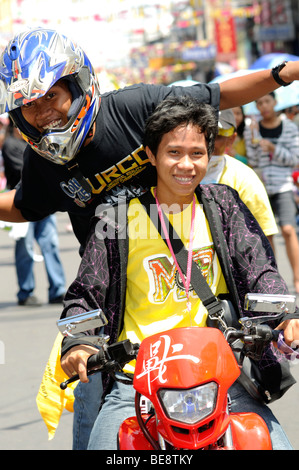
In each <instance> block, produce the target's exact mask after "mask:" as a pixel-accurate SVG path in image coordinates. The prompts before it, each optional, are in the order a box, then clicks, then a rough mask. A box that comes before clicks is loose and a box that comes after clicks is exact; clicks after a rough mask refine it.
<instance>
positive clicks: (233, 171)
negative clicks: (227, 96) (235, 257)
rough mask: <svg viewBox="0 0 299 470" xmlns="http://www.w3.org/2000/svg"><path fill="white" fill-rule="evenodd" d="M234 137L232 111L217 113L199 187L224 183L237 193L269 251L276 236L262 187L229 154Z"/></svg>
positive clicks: (255, 175) (256, 178) (266, 196)
mask: <svg viewBox="0 0 299 470" xmlns="http://www.w3.org/2000/svg"><path fill="white" fill-rule="evenodd" d="M235 138H236V121H235V116H234V113H233V111H232V110H231V109H226V110H224V111H220V112H219V118H218V135H217V137H216V140H215V147H214V152H213V155H212V157H211V158H210V160H209V164H208V169H207V173H206V175H205V177H204V178H203V180H202V181H201V184H210V183H219V184H227V185H228V186H231V187H232V188H234V189H235V190H236V191H238V193H239V196H240V198H241V199H242V201H243V202H244V203H245V204H246V206H247V207H248V209H249V210H250V211H251V212H252V214H253V215H254V217H255V218H256V220H257V221H258V223H259V224H260V226H261V228H262V230H263V232H264V233H265V235H267V237H268V240H269V242H270V243H271V246H272V248H273V235H275V234H277V233H278V228H277V225H276V222H275V217H274V214H273V211H272V208H271V205H270V201H269V198H268V195H267V192H266V189H265V186H264V184H263V183H262V181H261V180H260V178H259V177H258V176H257V174H256V173H255V171H253V170H252V168H250V167H249V166H247V165H245V163H242V162H240V161H239V160H237V159H236V158H234V157H231V156H230V155H229V154H230V149H231V147H232V145H233V143H234V140H235Z"/></svg>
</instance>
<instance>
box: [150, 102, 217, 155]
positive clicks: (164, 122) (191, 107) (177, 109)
mask: <svg viewBox="0 0 299 470" xmlns="http://www.w3.org/2000/svg"><path fill="white" fill-rule="evenodd" d="M183 124H185V125H188V124H192V125H194V126H197V127H199V128H200V129H201V132H202V133H203V134H204V135H205V138H206V143H207V150H208V156H209V157H210V156H211V155H212V153H213V150H214V144H215V138H216V136H217V134H218V116H217V113H216V111H215V109H214V108H213V107H212V106H210V105H209V104H205V103H201V102H199V101H198V100H196V99H194V98H192V97H190V96H177V97H171V98H166V99H165V100H163V101H161V103H159V104H158V106H157V107H156V109H155V110H154V112H153V113H152V115H151V116H150V118H149V119H148V120H147V123H146V126H145V133H144V141H143V144H144V147H146V146H148V147H149V148H150V150H151V152H152V153H153V154H154V155H155V156H156V155H157V151H158V147H159V145H160V143H161V140H162V137H163V136H164V135H165V134H167V133H168V132H171V131H172V130H174V129H176V128H177V127H178V126H181V125H183Z"/></svg>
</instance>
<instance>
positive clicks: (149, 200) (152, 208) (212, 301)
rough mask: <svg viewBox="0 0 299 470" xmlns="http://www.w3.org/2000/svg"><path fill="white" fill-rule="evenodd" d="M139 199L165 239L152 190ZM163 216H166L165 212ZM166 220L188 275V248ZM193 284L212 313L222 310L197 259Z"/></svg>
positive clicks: (178, 256)
mask: <svg viewBox="0 0 299 470" xmlns="http://www.w3.org/2000/svg"><path fill="white" fill-rule="evenodd" d="M139 200H140V202H141V204H142V205H143V206H144V208H145V209H146V211H147V214H148V216H149V217H150V219H151V220H152V222H153V223H154V225H155V227H156V229H157V230H158V232H159V233H160V235H161V237H162V239H163V240H164V235H163V233H162V228H161V223H160V220H159V216H158V210H157V205H156V201H155V198H154V197H153V195H152V193H151V191H148V192H147V193H145V194H143V195H142V196H141V197H140V198H139ZM163 217H165V215H164V214H163ZM165 222H166V223H167V224H168V225H169V238H170V240H171V244H172V248H173V251H174V253H175V256H176V258H177V261H178V263H179V265H180V267H181V269H182V272H183V273H184V274H185V275H186V273H187V260H188V253H187V250H186V249H185V246H184V244H183V242H182V240H181V239H180V237H179V236H178V234H177V233H176V231H175V230H174V228H173V227H172V225H171V224H170V222H169V221H168V220H165ZM191 284H192V287H193V289H194V290H195V292H196V294H197V295H198V297H199V298H200V299H201V301H202V303H203V305H204V306H205V307H206V309H207V310H208V311H209V313H210V314H212V315H214V314H217V313H218V312H220V311H222V306H221V305H220V303H219V302H218V299H217V297H215V295H214V294H213V292H212V291H211V289H210V286H209V285H208V283H207V282H206V280H205V278H204V276H203V275H202V272H201V269H200V267H199V266H198V264H197V263H195V261H193V262H192V268H191Z"/></svg>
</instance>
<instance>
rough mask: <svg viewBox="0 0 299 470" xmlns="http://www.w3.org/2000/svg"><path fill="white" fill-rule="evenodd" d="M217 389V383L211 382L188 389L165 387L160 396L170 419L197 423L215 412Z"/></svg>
mask: <svg viewBox="0 0 299 470" xmlns="http://www.w3.org/2000/svg"><path fill="white" fill-rule="evenodd" d="M217 390H218V386H217V384H216V383H215V382H209V383H207V384H204V385H200V386H198V387H195V388H191V389H188V390H170V389H168V390H167V389H163V390H160V391H159V396H160V400H161V402H162V404H163V407H164V409H165V411H166V413H167V415H168V417H169V418H170V419H173V420H175V421H179V422H181V423H187V424H195V423H197V422H198V421H201V420H202V419H204V418H206V417H207V416H209V415H210V414H211V413H213V411H214V409H215V406H216V400H217Z"/></svg>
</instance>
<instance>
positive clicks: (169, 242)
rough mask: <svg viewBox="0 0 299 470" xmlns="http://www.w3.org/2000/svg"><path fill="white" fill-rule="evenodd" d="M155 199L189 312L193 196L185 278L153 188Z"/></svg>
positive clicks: (193, 217) (193, 211)
mask: <svg viewBox="0 0 299 470" xmlns="http://www.w3.org/2000/svg"><path fill="white" fill-rule="evenodd" d="M155 199H156V204H157V208H158V214H159V218H160V221H161V226H162V230H163V232H164V236H165V239H166V242H167V246H168V248H169V251H170V253H171V256H172V257H173V260H174V262H175V265H176V268H177V270H178V272H179V274H180V277H181V279H182V282H183V285H184V287H185V291H186V295H187V309H188V311H189V313H190V310H191V303H190V301H189V288H190V282H191V267H192V251H193V238H194V221H195V205H196V203H195V196H193V202H192V217H191V228H190V235H189V247H188V262H187V277H186V278H185V276H184V274H183V273H182V270H181V268H180V266H179V263H178V262H177V259H176V256H175V254H174V251H173V248H172V245H171V241H170V238H169V234H168V230H167V227H166V224H165V220H164V215H163V211H162V209H161V206H160V203H159V201H158V199H157V196H156V190H155Z"/></svg>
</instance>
